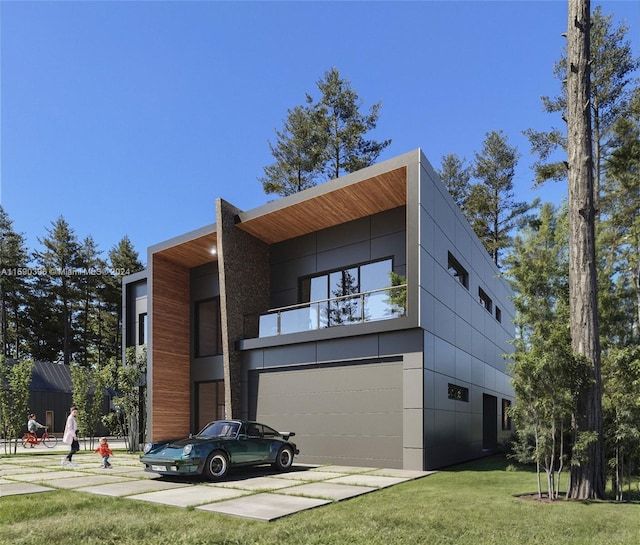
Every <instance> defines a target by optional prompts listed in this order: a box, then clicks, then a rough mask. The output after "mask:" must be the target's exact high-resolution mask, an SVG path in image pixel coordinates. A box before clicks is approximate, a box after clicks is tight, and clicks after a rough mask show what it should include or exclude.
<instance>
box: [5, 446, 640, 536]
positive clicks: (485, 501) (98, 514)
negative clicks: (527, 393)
mask: <svg viewBox="0 0 640 545" xmlns="http://www.w3.org/2000/svg"><path fill="white" fill-rule="evenodd" d="M507 466H508V463H507V462H506V461H505V460H504V459H503V458H501V457H493V458H488V459H484V460H480V461H477V462H473V463H470V464H464V465H461V466H456V467H454V468H451V469H449V470H445V471H441V472H439V473H437V474H435V475H432V476H430V477H427V478H424V479H419V480H416V481H411V482H407V483H403V484H400V485H396V486H393V487H391V488H388V489H385V490H381V491H379V492H375V493H373V494H367V495H365V496H360V497H357V498H353V499H350V500H347V501H343V502H340V503H333V504H331V505H327V506H323V507H320V508H317V509H313V510H310V511H304V512H302V513H298V514H295V515H292V516H290V517H285V518H282V519H279V520H277V521H275V522H271V523H264V522H254V521H248V520H242V519H236V518H232V517H228V516H224V515H217V514H215V513H207V512H200V511H198V510H195V509H183V508H178V507H167V506H162V505H157V504H152V503H148V502H141V501H133V500H127V499H123V498H111V497H107V496H98V495H94V494H86V493H81V492H73V491H67V490H59V491H55V492H47V493H40V494H32V495H25V496H20V495H19V496H9V497H4V498H0V544H3V545H4V544H12V545H23V544H39V545H42V544H43V543H44V544H45V545H48V544H50V543H51V544H52V543H61V544H82V545H90V544H100V545H108V544H114V545H115V544H118V545H124V544H131V545H151V544H153V545H158V544H162V545H165V544H185V545H187V544H188V545H201V544H220V545H222V544H225V545H232V544H238V545H248V544H265V545H266V544H283V543H289V544H317V545H320V544H322V545H393V544H400V543H402V544H407V545H415V544H425V545H426V544H428V545H437V544H444V543H446V544H456V545H464V544H469V545H483V544H487V545H497V544H500V545H507V544H518V545H523V544H531V543H540V544H545V545H548V544H562V545H569V544H575V545H587V544H591V543H593V544H598V545H608V544H622V543H624V544H629V545H636V544H638V543H640V503H639V502H634V503H626V504H616V503H613V502H566V501H562V500H561V501H558V502H556V503H554V504H548V503H538V502H534V501H525V500H522V499H518V498H517V497H516V496H517V495H519V494H524V493H528V492H534V491H535V490H536V479H535V473H533V472H532V471H529V470H526V469H523V470H518V471H508V470H507Z"/></svg>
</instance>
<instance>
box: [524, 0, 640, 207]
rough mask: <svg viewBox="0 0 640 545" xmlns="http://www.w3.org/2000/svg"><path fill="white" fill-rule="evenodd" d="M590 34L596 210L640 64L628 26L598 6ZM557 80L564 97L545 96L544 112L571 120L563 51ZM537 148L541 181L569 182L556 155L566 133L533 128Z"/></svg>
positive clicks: (530, 133) (534, 148) (533, 144)
mask: <svg viewBox="0 0 640 545" xmlns="http://www.w3.org/2000/svg"><path fill="white" fill-rule="evenodd" d="M591 22H592V26H591V32H590V57H591V65H590V66H591V75H590V88H591V90H590V96H591V100H590V102H589V104H590V106H591V115H592V120H593V121H592V124H593V127H592V129H593V133H592V140H593V161H594V186H595V198H596V206H598V202H597V201H598V195H599V191H600V187H601V185H602V184H601V176H602V169H603V166H604V163H605V161H606V159H607V157H608V154H609V151H610V148H609V143H608V141H609V136H610V134H611V129H612V127H613V125H614V123H615V122H616V120H617V119H618V118H619V117H620V115H621V113H622V110H623V108H624V106H625V104H626V101H627V99H628V96H629V88H630V84H631V83H632V81H633V74H634V71H635V70H636V69H637V68H638V65H639V61H638V59H637V58H634V57H633V54H632V50H631V44H630V42H629V40H628V39H627V37H626V36H627V33H628V31H629V28H628V27H627V26H626V25H622V24H621V25H618V26H614V22H613V16H612V15H611V14H609V15H605V14H603V12H602V8H601V6H597V7H596V8H595V10H594V12H593V14H592V16H591ZM553 75H554V77H556V78H557V79H558V80H559V81H560V82H562V83H561V92H560V94H559V95H558V96H556V97H548V96H543V97H542V103H543V108H544V110H545V111H547V112H549V113H559V114H561V116H562V118H563V119H565V120H566V113H565V112H566V104H567V97H566V93H567V85H566V82H567V54H566V51H565V52H563V54H562V55H561V57H560V59H559V60H558V62H556V63H555V65H554V68H553ZM525 135H527V136H528V138H529V141H530V143H531V148H532V152H534V153H535V154H536V155H537V156H538V160H537V161H536V162H535V164H534V170H535V172H536V181H537V182H538V183H542V182H544V181H546V180H564V179H566V177H567V165H566V162H565V161H563V160H561V159H559V160H558V159H557V154H556V152H557V151H558V150H559V149H561V150H564V151H565V152H566V148H567V139H566V132H565V131H564V130H561V129H558V128H552V129H551V130H550V131H548V132H544V131H543V132H538V131H534V130H532V129H529V130H527V131H525Z"/></svg>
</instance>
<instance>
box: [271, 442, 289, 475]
mask: <svg viewBox="0 0 640 545" xmlns="http://www.w3.org/2000/svg"><path fill="white" fill-rule="evenodd" d="M292 465H293V449H292V448H291V447H280V450H279V451H278V455H277V456H276V461H275V463H274V464H273V466H274V467H277V468H278V469H280V470H283V469H289V468H290V467H291V466H292Z"/></svg>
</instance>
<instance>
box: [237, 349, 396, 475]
mask: <svg viewBox="0 0 640 545" xmlns="http://www.w3.org/2000/svg"><path fill="white" fill-rule="evenodd" d="M249 383H250V399H251V401H250V406H251V414H252V416H254V415H255V418H256V420H258V421H260V422H264V423H266V424H271V425H273V426H274V427H276V428H278V429H280V430H281V431H295V432H296V437H295V442H296V443H297V444H298V446H299V447H300V451H301V452H300V456H299V457H298V460H299V461H300V462H304V463H311V464H325V463H333V464H340V465H356V466H374V467H390V468H401V467H402V363H395V362H394V363H367V364H361V365H340V366H326V367H325V366H322V367H314V368H311V369H301V368H296V369H288V370H279V371H252V373H251V374H250V379H249Z"/></svg>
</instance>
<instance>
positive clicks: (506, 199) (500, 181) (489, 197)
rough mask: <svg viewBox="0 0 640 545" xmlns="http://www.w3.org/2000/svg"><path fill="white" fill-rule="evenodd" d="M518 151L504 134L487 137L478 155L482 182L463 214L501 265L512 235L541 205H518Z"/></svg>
mask: <svg viewBox="0 0 640 545" xmlns="http://www.w3.org/2000/svg"><path fill="white" fill-rule="evenodd" d="M517 163H518V151H517V149H516V148H515V147H511V146H509V144H508V141H507V138H506V136H505V135H504V134H503V133H502V131H492V132H490V133H488V134H487V135H486V139H485V141H484V143H483V147H482V152H481V153H476V154H475V163H474V166H473V175H474V177H475V178H477V179H479V180H480V182H479V183H476V184H473V185H472V186H471V187H470V191H469V195H468V196H467V199H466V202H465V207H464V209H463V212H464V213H465V216H466V217H467V219H468V220H469V223H470V224H471V227H472V228H473V230H474V231H475V233H476V234H477V235H478V237H479V238H480V240H482V242H483V243H484V246H485V248H486V249H487V251H488V252H489V254H490V255H491V257H492V258H493V261H494V262H495V264H496V265H499V264H500V263H499V261H500V255H501V253H502V251H503V250H504V249H505V248H508V247H509V246H510V245H511V233H512V232H513V230H514V229H515V228H516V227H518V226H519V225H522V224H523V223H524V222H525V221H526V220H527V219H528V216H527V213H528V212H529V211H530V210H531V209H532V208H535V207H536V206H538V200H536V201H534V202H533V203H532V204H528V203H525V202H516V201H515V199H514V192H513V176H514V173H515V167H516V165H517Z"/></svg>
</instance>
